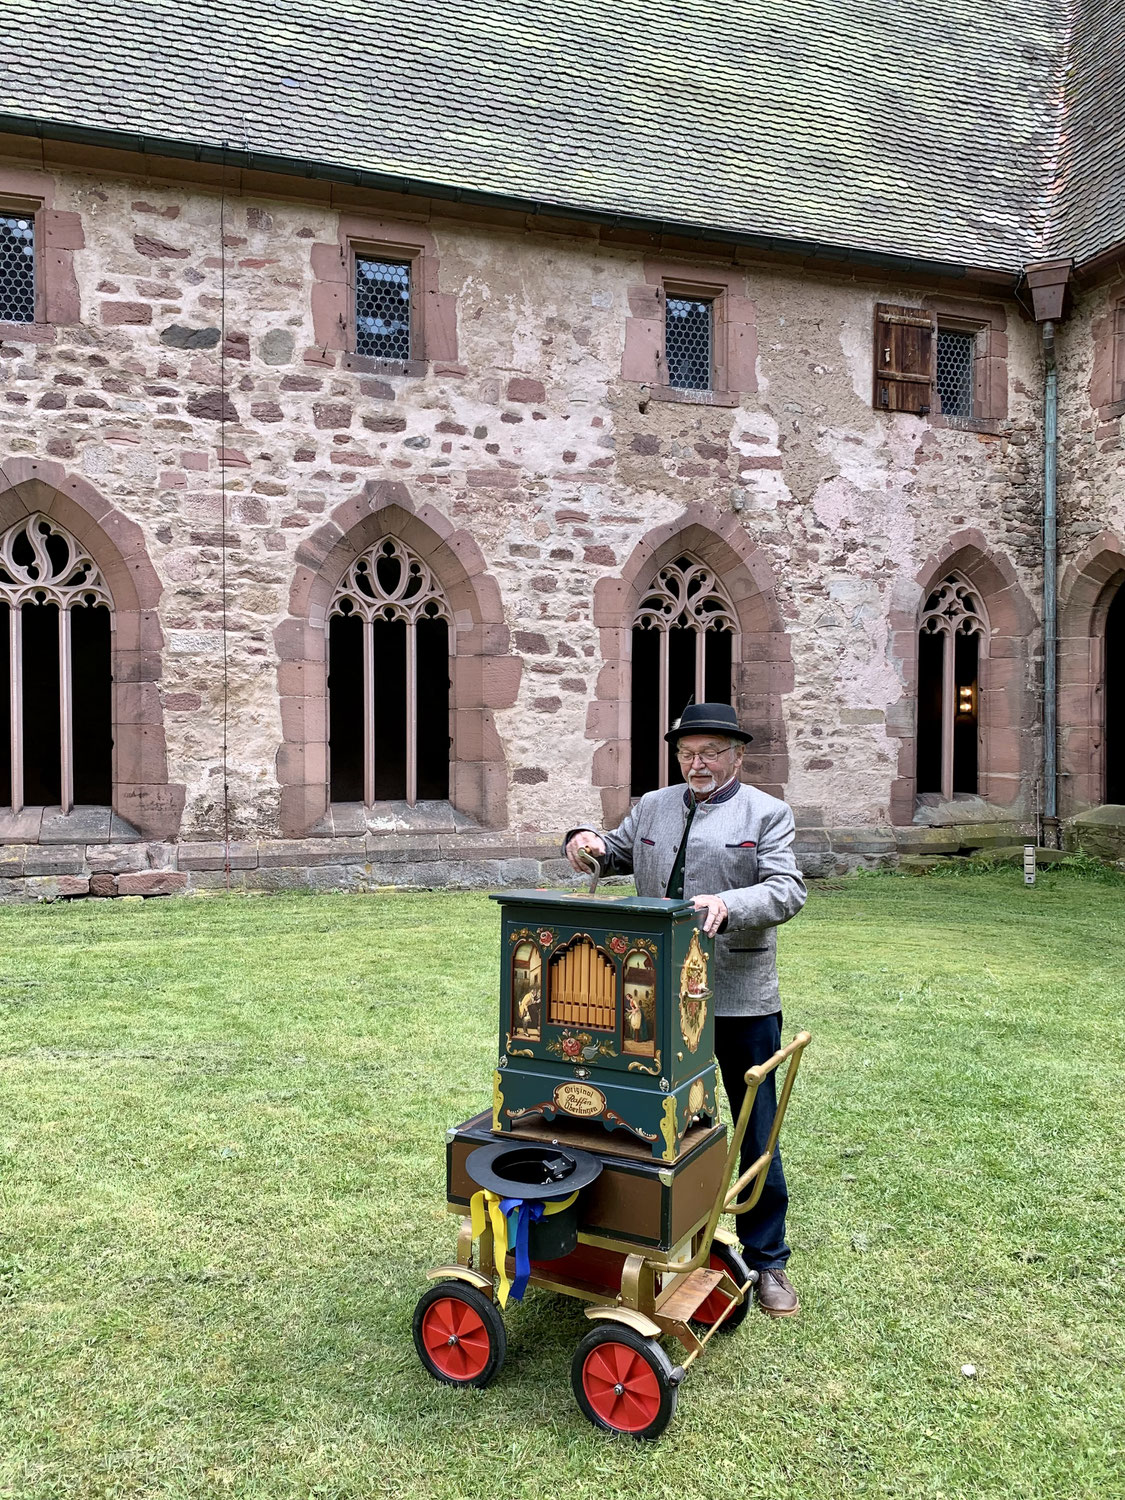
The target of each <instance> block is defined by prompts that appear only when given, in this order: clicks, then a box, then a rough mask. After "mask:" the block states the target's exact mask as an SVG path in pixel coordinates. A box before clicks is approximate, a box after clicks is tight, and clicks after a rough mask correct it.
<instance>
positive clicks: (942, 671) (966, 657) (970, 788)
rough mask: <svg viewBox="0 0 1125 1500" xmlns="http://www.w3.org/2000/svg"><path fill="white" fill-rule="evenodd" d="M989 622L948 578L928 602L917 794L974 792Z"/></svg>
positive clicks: (969, 593) (922, 632)
mask: <svg viewBox="0 0 1125 1500" xmlns="http://www.w3.org/2000/svg"><path fill="white" fill-rule="evenodd" d="M987 643H988V621H987V618H986V616H985V612H984V606H983V604H982V603H981V600H980V596H979V595H978V594H977V592H976V590H975V589H974V588H973V587H972V585H971V584H970V583H968V582H967V581H966V580H965V579H964V578H961V577H960V576H959V575H958V574H956V573H951V574H950V575H949V576H948V577H947V578H945V579H943V580H942V582H941V583H940V584H939V585H938V587H937V588H936V589H934V591H933V592H932V593H931V594H930V596H929V598H928V599H927V600H926V604H925V608H924V609H923V611H922V621H921V626H920V628H919V635H918V741H917V743H918V764H917V773H918V786H917V789H918V793H919V795H923V794H925V793H929V792H937V793H940V795H941V796H942V797H943V798H944V799H945V800H946V801H948V800H949V799H950V798H952V797H954V796H956V795H957V794H958V793H968V794H973V793H975V792H976V791H977V790H978V786H979V775H980V765H979V759H980V748H979V747H980V664H981V661H982V659H983V657H984V655H985V652H986V650H987Z"/></svg>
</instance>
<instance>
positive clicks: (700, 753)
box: [676, 745, 735, 766]
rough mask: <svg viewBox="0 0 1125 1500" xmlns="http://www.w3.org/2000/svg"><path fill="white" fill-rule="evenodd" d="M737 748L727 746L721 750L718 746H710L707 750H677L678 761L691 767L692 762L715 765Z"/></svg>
mask: <svg viewBox="0 0 1125 1500" xmlns="http://www.w3.org/2000/svg"><path fill="white" fill-rule="evenodd" d="M734 748H735V746H734V745H726V746H724V748H723V749H721V750H720V748H719V747H718V745H708V746H707V748H706V750H692V751H691V752H690V753H689V752H688V751H687V750H677V751H676V759H677V760H678V761H679V763H680V765H681V766H690V765H691V763H692V761H696V760H701V761H703V762H704V764H705V765H709V766H711V765H714V764H715V762H716V761H720V760H722V758H723V756H724V755H729V754H730V752H731V751H732V750H733V749H734Z"/></svg>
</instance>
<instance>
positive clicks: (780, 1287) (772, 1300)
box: [758, 1267, 801, 1318]
mask: <svg viewBox="0 0 1125 1500" xmlns="http://www.w3.org/2000/svg"><path fill="white" fill-rule="evenodd" d="M758 1306H759V1307H760V1308H761V1309H762V1311H763V1312H764V1313H769V1315H770V1317H771V1318H791V1317H792V1316H793V1314H794V1313H795V1312H800V1310H801V1304H800V1302H799V1301H798V1299H797V1293H796V1292H795V1291H794V1290H793V1283H792V1282H791V1281H790V1280H789V1277H788V1276H786V1274H785V1272H784V1271H783V1270H781V1269H780V1267H775V1268H774V1269H773V1270H771V1271H762V1272H760V1273H759V1276H758Z"/></svg>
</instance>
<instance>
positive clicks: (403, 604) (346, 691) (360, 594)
mask: <svg viewBox="0 0 1125 1500" xmlns="http://www.w3.org/2000/svg"><path fill="white" fill-rule="evenodd" d="M328 614H329V622H328V745H329V754H330V757H331V766H330V774H329V787H330V795H331V798H332V801H333V802H361V801H362V802H363V803H365V804H366V805H367V806H368V807H370V806H371V805H372V804H373V803H375V802H391V801H406V802H408V803H409V804H410V805H411V806H413V805H414V803H415V802H417V801H418V800H430V801H444V800H445V799H446V798H448V796H449V652H450V631H451V627H452V617H451V615H450V612H449V606H448V604H447V603H446V601H445V598H444V596H443V594H442V592H441V589H440V587H439V585H438V583H437V581H436V580H435V579H434V576H433V574H432V573H431V572H430V569H429V568H428V567H427V566H426V564H425V563H424V562H423V561H422V560H421V558H419V557H416V556H415V555H414V554H413V553H412V552H411V551H409V550H408V548H406V547H404V546H403V544H402V543H401V542H400V541H398V539H397V538H396V537H384V538H383V540H382V541H380V542H376V543H375V545H374V546H373V547H370V548H368V550H367V551H366V552H364V553H363V554H362V556H360V557H358V558H356V560H355V562H353V563H352V565H351V567H349V568H348V570H347V572H346V573H345V574H344V576H343V578H342V579H341V580H340V583H339V585H338V587H337V589H336V593H335V596H334V597H333V600H332V604H331V606H330V608H329V611H328Z"/></svg>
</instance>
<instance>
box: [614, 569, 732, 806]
mask: <svg viewBox="0 0 1125 1500" xmlns="http://www.w3.org/2000/svg"><path fill="white" fill-rule="evenodd" d="M737 649H738V618H737V615H736V614H735V609H734V605H733V604H732V603H731V601H730V599H728V597H727V595H726V593H725V592H724V590H723V589H722V587H721V585H720V584H719V582H718V580H717V579H716V578H715V575H714V573H713V572H712V571H711V569H710V568H708V567H706V566H704V564H703V563H701V562H699V561H698V560H697V559H696V558H694V557H690V556H688V555H686V554H685V555H684V556H681V557H678V558H676V560H675V562H670V563H666V564H665V566H664V567H662V568H661V569H660V570H659V572H658V573H657V575H656V577H655V578H654V579H653V581H652V583H651V585H650V586H649V589H648V591H647V592H646V594H645V596H644V598H643V599H642V600H641V603H640V607H639V608H638V610H637V613H636V615H635V616H634V618H633V690H632V783H631V791H632V794H633V796H634V797H639V796H641V795H643V793H645V792H651V791H652V790H653V789H654V788H655V787H660V786H667V785H668V783H669V779H670V771H671V764H670V762H671V752H670V750H669V747H668V746H667V745H666V744H665V742H664V732H665V730H666V729H667V728H668V725H669V724H670V723H671V721H672V719H674V718H676V717H677V716H678V715H679V714H680V713H681V712H682V711H683V709H684V706H685V705H686V704H687V703H688V702H689V701H690V700H691V699H692V698H694V699H695V701H696V702H697V703H703V702H708V703H730V702H731V696H732V689H733V667H734V663H735V660H736V658H737Z"/></svg>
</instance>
